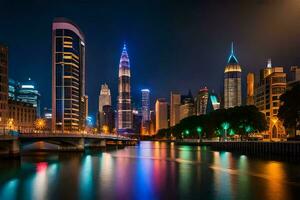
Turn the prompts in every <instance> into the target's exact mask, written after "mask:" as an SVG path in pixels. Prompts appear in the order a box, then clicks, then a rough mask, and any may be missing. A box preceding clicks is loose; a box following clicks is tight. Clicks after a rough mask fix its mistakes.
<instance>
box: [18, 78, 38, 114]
mask: <svg viewBox="0 0 300 200" xmlns="http://www.w3.org/2000/svg"><path fill="white" fill-rule="evenodd" d="M40 98H41V95H40V93H39V91H38V89H37V85H36V83H35V81H32V80H31V79H30V78H28V81H24V82H22V83H20V85H19V87H18V88H17V95H16V100H18V101H22V102H26V103H30V104H32V105H33V107H34V108H35V109H36V115H37V117H40V116H41V109H40V106H41V103H40V102H41V100H40Z"/></svg>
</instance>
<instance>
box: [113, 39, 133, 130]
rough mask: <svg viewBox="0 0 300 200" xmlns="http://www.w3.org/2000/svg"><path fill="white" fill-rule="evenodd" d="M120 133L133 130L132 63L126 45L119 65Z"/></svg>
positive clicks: (118, 108) (118, 107)
mask: <svg viewBox="0 0 300 200" xmlns="http://www.w3.org/2000/svg"><path fill="white" fill-rule="evenodd" d="M117 110H118V116H117V120H118V126H117V129H118V132H120V133H123V132H130V131H131V129H132V109H131V95H130V63H129V57H128V53H127V48H126V45H125V44H124V47H123V51H122V54H121V58H120V64H119V96H118V106H117Z"/></svg>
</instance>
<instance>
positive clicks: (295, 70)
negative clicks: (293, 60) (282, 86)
mask: <svg viewBox="0 0 300 200" xmlns="http://www.w3.org/2000/svg"><path fill="white" fill-rule="evenodd" d="M290 72H291V77H290V79H289V80H288V83H287V89H288V90H289V89H292V87H293V86H295V85H296V84H300V67H299V66H292V67H291V69H290Z"/></svg>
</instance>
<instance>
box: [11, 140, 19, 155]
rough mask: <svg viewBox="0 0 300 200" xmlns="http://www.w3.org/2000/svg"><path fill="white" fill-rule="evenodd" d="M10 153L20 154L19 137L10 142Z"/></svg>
mask: <svg viewBox="0 0 300 200" xmlns="http://www.w3.org/2000/svg"><path fill="white" fill-rule="evenodd" d="M8 148H9V154H11V155H15V156H17V155H19V154H20V141H19V140H18V139H15V140H12V141H10V143H9V147H8Z"/></svg>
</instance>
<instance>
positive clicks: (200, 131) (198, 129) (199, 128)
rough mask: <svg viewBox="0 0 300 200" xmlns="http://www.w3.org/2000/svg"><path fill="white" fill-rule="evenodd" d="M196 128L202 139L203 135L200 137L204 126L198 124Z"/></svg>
mask: <svg viewBox="0 0 300 200" xmlns="http://www.w3.org/2000/svg"><path fill="white" fill-rule="evenodd" d="M196 130H197V133H198V135H199V139H200V140H201V139H202V137H200V136H201V133H202V127H201V126H198V127H197V129H196Z"/></svg>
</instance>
